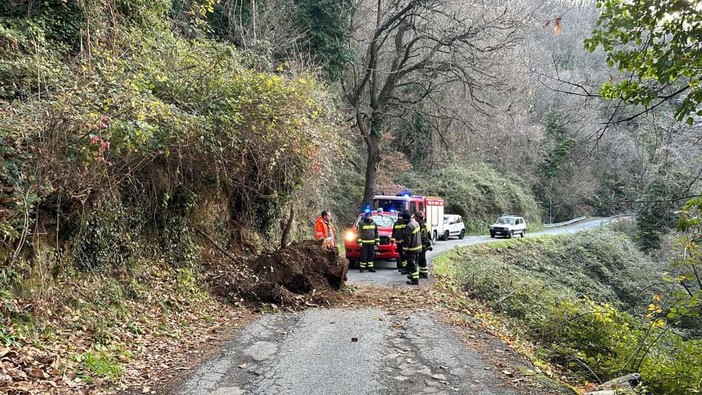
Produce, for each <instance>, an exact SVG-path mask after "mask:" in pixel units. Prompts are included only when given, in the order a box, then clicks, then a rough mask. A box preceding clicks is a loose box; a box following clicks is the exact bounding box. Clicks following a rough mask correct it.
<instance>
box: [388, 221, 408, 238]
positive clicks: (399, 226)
mask: <svg viewBox="0 0 702 395" xmlns="http://www.w3.org/2000/svg"><path fill="white" fill-rule="evenodd" d="M405 226H407V225H406V224H405V223H404V222H402V220H401V219H399V218H398V219H397V221H395V224H394V225H393V226H392V238H391V239H390V240H392V241H394V242H395V243H397V244H402V232H403V231H404V230H405Z"/></svg>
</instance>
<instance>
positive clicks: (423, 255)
mask: <svg viewBox="0 0 702 395" xmlns="http://www.w3.org/2000/svg"><path fill="white" fill-rule="evenodd" d="M417 265H418V266H419V275H420V276H422V277H426V276H427V275H429V269H428V268H427V250H422V252H420V253H419V257H418V258H417Z"/></svg>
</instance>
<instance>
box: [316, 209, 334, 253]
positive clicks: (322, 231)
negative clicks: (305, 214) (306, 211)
mask: <svg viewBox="0 0 702 395" xmlns="http://www.w3.org/2000/svg"><path fill="white" fill-rule="evenodd" d="M314 239H315V240H321V241H322V246H324V247H327V248H336V231H335V230H334V225H332V223H331V214H329V212H327V211H322V215H320V216H319V217H317V220H316V221H315V224H314Z"/></svg>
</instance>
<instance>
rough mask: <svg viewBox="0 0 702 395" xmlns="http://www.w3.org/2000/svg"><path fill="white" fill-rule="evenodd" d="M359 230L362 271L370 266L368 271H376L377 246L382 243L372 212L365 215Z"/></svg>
mask: <svg viewBox="0 0 702 395" xmlns="http://www.w3.org/2000/svg"><path fill="white" fill-rule="evenodd" d="M359 228H360V229H359V232H358V244H360V245H361V263H360V264H359V265H360V267H361V270H360V271H361V273H363V271H364V269H366V268H368V271H369V272H371V273H375V269H374V268H373V260H374V258H375V248H376V246H377V245H378V244H380V237H379V236H378V225H377V224H376V223H375V222H374V221H373V217H371V213H366V214H365V216H364V217H363V221H361V223H360V224H359Z"/></svg>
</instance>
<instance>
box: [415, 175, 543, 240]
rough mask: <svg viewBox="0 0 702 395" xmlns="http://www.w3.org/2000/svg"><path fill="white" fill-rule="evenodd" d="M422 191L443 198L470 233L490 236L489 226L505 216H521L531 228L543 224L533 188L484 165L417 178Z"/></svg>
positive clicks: (447, 208)
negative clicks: (499, 217) (508, 214)
mask: <svg viewBox="0 0 702 395" xmlns="http://www.w3.org/2000/svg"><path fill="white" fill-rule="evenodd" d="M417 182H418V183H419V185H418V188H417V189H418V190H419V191H421V193H425V194H428V195H437V196H441V197H442V198H444V199H445V201H446V211H447V212H452V213H456V214H459V215H461V216H463V220H464V221H465V225H466V231H467V232H470V233H481V234H484V233H487V226H488V225H489V224H492V223H493V222H494V221H495V219H496V218H497V217H498V216H500V215H501V214H504V213H511V214H516V215H521V216H523V217H525V218H526V220H527V224H529V225H532V224H533V225H536V224H538V225H539V226H540V225H541V216H540V215H539V207H538V204H537V202H536V200H535V199H534V197H533V195H532V194H531V192H530V191H529V188H528V187H526V186H525V185H524V183H523V182H522V181H520V180H517V179H512V178H509V177H507V176H505V175H503V174H501V173H499V172H498V171H496V170H494V169H492V168H491V167H489V166H487V165H484V164H473V165H452V166H449V167H446V168H442V169H439V170H436V171H434V172H431V173H429V174H426V175H423V176H421V177H418V178H417Z"/></svg>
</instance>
